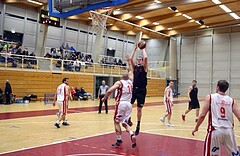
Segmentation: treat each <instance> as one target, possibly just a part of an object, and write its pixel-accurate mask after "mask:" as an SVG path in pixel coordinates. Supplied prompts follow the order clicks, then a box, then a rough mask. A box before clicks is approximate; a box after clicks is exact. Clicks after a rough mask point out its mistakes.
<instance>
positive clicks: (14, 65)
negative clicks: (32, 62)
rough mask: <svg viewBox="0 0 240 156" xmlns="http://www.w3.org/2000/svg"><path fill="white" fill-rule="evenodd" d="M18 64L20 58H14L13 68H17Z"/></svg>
mask: <svg viewBox="0 0 240 156" xmlns="http://www.w3.org/2000/svg"><path fill="white" fill-rule="evenodd" d="M17 65H18V60H17V59H13V60H12V67H13V68H16V67H17Z"/></svg>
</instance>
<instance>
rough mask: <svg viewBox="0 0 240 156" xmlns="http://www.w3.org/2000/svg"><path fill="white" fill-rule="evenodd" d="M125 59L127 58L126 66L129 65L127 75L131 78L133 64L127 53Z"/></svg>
mask: <svg viewBox="0 0 240 156" xmlns="http://www.w3.org/2000/svg"><path fill="white" fill-rule="evenodd" d="M126 59H127V62H128V67H129V72H128V75H129V78H130V79H131V80H133V66H134V65H132V62H131V61H130V58H129V56H128V55H127V56H126Z"/></svg>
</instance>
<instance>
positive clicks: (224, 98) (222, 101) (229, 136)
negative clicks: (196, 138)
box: [192, 80, 240, 156]
mask: <svg viewBox="0 0 240 156" xmlns="http://www.w3.org/2000/svg"><path fill="white" fill-rule="evenodd" d="M228 87H229V84H228V82H227V81H226V80H219V81H218V83H217V88H216V93H215V94H211V95H207V97H206V99H205V103H204V106H203V110H202V113H201V115H200V117H199V119H198V122H197V125H196V127H195V129H194V130H193V131H192V135H194V133H195V132H197V131H198V128H199V126H200V125H201V124H202V122H203V121H204V119H205V116H206V115H207V113H208V114H209V117H208V129H207V131H208V132H207V136H206V139H205V146H204V156H219V155H220V148H221V144H222V145H223V146H224V147H225V149H226V150H227V153H228V155H229V156H240V153H239V150H238V147H237V143H236V140H235V136H234V131H233V125H234V122H233V114H234V115H235V116H236V117H237V119H238V121H240V111H239V109H238V107H237V105H236V104H235V103H234V99H232V98H231V97H229V96H228V95H226V94H225V92H226V91H227V90H228Z"/></svg>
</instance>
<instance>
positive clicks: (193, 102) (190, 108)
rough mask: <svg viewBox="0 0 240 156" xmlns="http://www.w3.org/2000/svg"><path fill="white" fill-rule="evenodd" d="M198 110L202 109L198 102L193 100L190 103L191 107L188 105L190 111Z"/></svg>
mask: <svg viewBox="0 0 240 156" xmlns="http://www.w3.org/2000/svg"><path fill="white" fill-rule="evenodd" d="M197 108H200V105H199V101H198V100H192V101H191V102H189V105H188V109H189V110H192V109H197Z"/></svg>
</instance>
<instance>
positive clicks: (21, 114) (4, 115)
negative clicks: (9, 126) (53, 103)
mask: <svg viewBox="0 0 240 156" xmlns="http://www.w3.org/2000/svg"><path fill="white" fill-rule="evenodd" d="M186 102H188V101H187V100H176V101H174V104H180V103H186ZM157 105H163V102H151V103H145V105H144V106H145V107H146V106H157ZM9 107H11V106H9ZM133 107H136V104H134V105H133ZM104 109H105V108H104V106H103V109H102V110H104ZM108 109H109V110H114V109H115V106H114V105H111V106H108ZM57 111H58V109H51V110H36V111H24V112H7V113H0V120H5V119H15V118H26V117H36V116H46V115H54V114H56V112H57ZM92 111H98V106H94V107H82V108H69V114H71V113H76V112H79V113H80V112H92Z"/></svg>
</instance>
